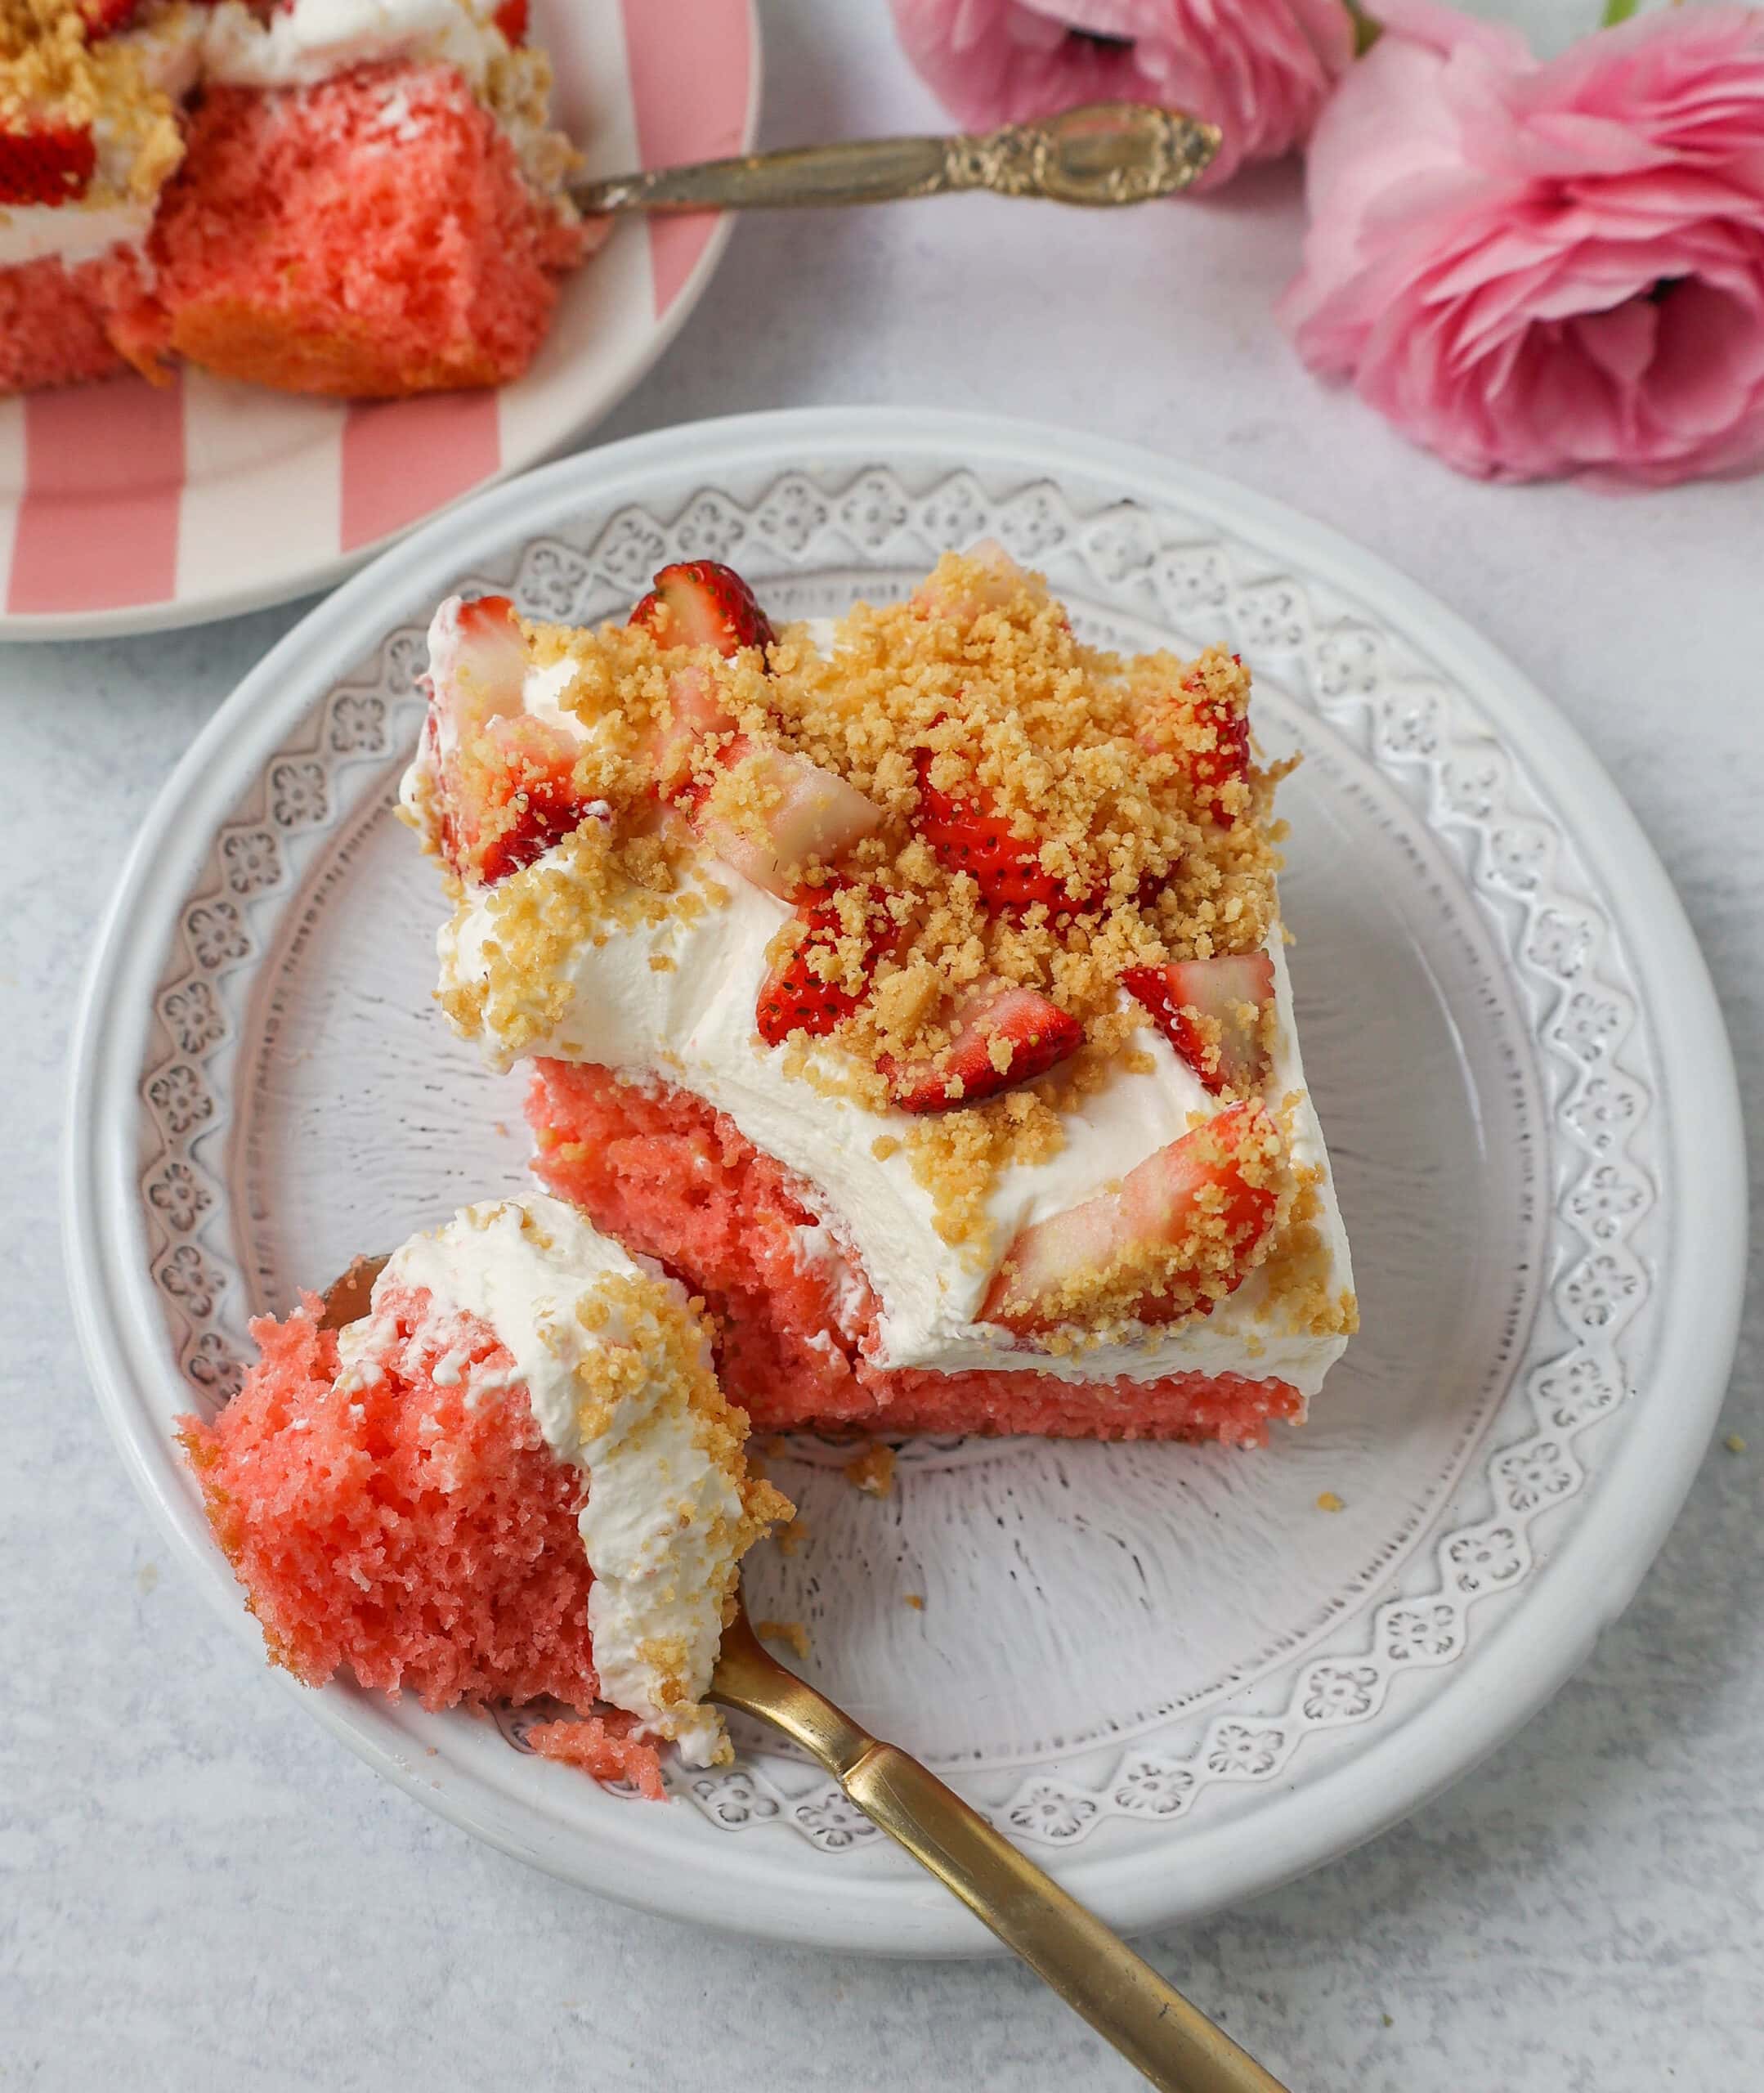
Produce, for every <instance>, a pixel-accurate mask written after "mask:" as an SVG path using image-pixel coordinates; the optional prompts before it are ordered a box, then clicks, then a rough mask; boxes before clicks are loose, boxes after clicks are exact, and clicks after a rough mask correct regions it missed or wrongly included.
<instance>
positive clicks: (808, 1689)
mask: <svg viewBox="0 0 1764 2093" xmlns="http://www.w3.org/2000/svg"><path fill="white" fill-rule="evenodd" d="M385 1262H386V1260H385V1258H384V1257H357V1258H356V1261H355V1262H354V1263H353V1264H352V1265H351V1266H350V1267H349V1269H348V1271H346V1272H345V1273H343V1275H342V1276H341V1278H339V1279H338V1280H334V1281H333V1283H332V1284H331V1285H330V1286H329V1288H328V1289H326V1292H325V1312H324V1315H323V1316H322V1318H321V1319H320V1327H321V1328H323V1329H333V1330H334V1329H342V1328H343V1326H344V1324H347V1323H352V1322H354V1321H356V1320H357V1318H359V1317H360V1316H362V1315H365V1314H366V1313H367V1312H368V1309H369V1299H370V1296H371V1295H372V1293H373V1289H374V1280H377V1279H378V1277H379V1275H380V1272H381V1270H382V1268H383V1266H384V1265H385ZM710 1698H711V1699H712V1700H713V1701H718V1702H719V1703H720V1704H721V1705H723V1707H725V1708H739V1709H740V1710H741V1711H742V1713H743V1714H749V1715H756V1716H758V1717H759V1720H760V1721H761V1722H763V1723H771V1724H772V1728H774V1729H779V1730H781V1731H782V1732H784V1734H785V1735H786V1737H792V1738H794V1739H795V1741H796V1742H797V1743H798V1744H799V1745H800V1746H802V1748H803V1749H804V1750H805V1751H806V1752H807V1753H808V1755H809V1756H810V1757H811V1758H812V1759H814V1760H816V1761H817V1764H820V1765H821V1766H822V1767H824V1768H826V1771H827V1772H828V1773H831V1775H832V1776H833V1777H834V1779H835V1781H837V1782H839V1786H841V1787H842V1788H843V1789H844V1790H845V1792H846V1794H847V1795H849V1796H850V1797H851V1799H852V1800H853V1802H854V1803H856V1804H857V1807H858V1808H860V1809H861V1810H862V1812H863V1813H864V1814H865V1815H866V1817H869V1818H870V1819H871V1822H874V1823H875V1824H877V1825H880V1827H881V1828H882V1830H883V1831H885V1832H887V1834H888V1835H889V1837H890V1838H891V1839H893V1840H896V1841H897V1842H898V1844H901V1845H902V1846H904V1847H905V1848H906V1849H907V1852H908V1853H911V1855H912V1857H913V1858H914V1859H915V1860H916V1861H917V1862H919V1864H920V1867H925V1868H928V1869H929V1871H931V1873H932V1874H933V1875H934V1876H936V1877H937V1879H938V1881H939V1882H941V1883H942V1884H943V1885H944V1886H945V1887H946V1888H947V1889H951V1890H953V1891H954V1892H955V1894H956V1896H958V1897H959V1898H960V1899H961V1901H962V1902H963V1903H965V1905H966V1906H967V1907H968V1909H969V1911H972V1912H973V1913H974V1916H975V1917H976V1918H978V1919H979V1920H982V1921H983V1923H984V1924H985V1925H988V1926H990V1927H991V1929H992V1931H993V1932H994V1933H995V1934H997V1936H998V1938H1000V1939H1001V1941H1003V1942H1004V1943H1005V1946H1006V1947H1009V1948H1010V1949H1011V1950H1013V1951H1014V1952H1015V1953H1016V1954H1018V1955H1020V1956H1022V1957H1023V1961H1025V1962H1027V1963H1028V1965H1029V1967H1030V1968H1031V1969H1032V1970H1034V1971H1035V1973H1036V1975H1037V1976H1038V1977H1040V1978H1041V1979H1042V1981H1043V1982H1044V1983H1048V1984H1050V1985H1051V1986H1052V1987H1053V1988H1054V1990H1055V1991H1056V1992H1059V1996H1060V1997H1062V1998H1063V1999H1064V2001H1066V2003H1067V2005H1068V2006H1071V2007H1072V2010H1074V2011H1075V2012H1077V2013H1081V2014H1082V2015H1083V2016H1084V2018H1085V2019H1086V2020H1088V2021H1089V2022H1090V2025H1091V2026H1092V2027H1093V2028H1095V2030H1096V2032H1098V2033H1099V2035H1101V2036H1102V2037H1104V2039H1105V2040H1106V2041H1110V2042H1112V2043H1113V2045H1114V2046H1115V2047H1116V2048H1117V2050H1119V2051H1120V2052H1121V2054H1122V2055H1123V2056H1124V2057H1126V2059H1127V2060H1128V2062H1129V2063H1130V2064H1133V2065H1134V2066H1135V2068H1137V2069H1138V2070H1139V2072H1141V2073H1143V2074H1144V2076H1145V2077H1147V2078H1148V2079H1149V2080H1150V2081H1151V2082H1152V2084H1153V2086H1160V2087H1162V2088H1163V2089H1164V2093H1287V2089H1286V2088H1285V2087H1284V2086H1282V2084H1281V2083H1280V2082H1279V2080H1278V2079H1277V2078H1275V2077H1272V2076H1271V2075H1270V2074H1269V2073H1267V2072H1265V2071H1264V2070H1263V2068H1262V2067H1261V2066H1260V2064H1257V2062H1256V2059H1255V2058H1254V2057H1252V2056H1251V2055H1249V2053H1248V2052H1247V2050H1242V2049H1240V2048H1239V2047H1238V2045H1237V2044H1236V2043H1235V2042H1233V2041H1232V2039H1231V2037H1229V2035H1227V2034H1226V2033H1225V2031H1224V2029H1223V2028H1218V2027H1216V2026H1215V2025H1214V2024H1213V2023H1212V2022H1211V2020H1209V2019H1207V2015H1205V2014H1204V2013H1202V2011H1201V2010H1200V2008H1199V2007H1198V2006H1191V2005H1190V2004H1189V2001H1188V2000H1187V1999H1185V1998H1184V1997H1183V1996H1182V1994H1181V1993H1180V1992H1179V1991H1177V1990H1175V1988H1174V1987H1173V1986H1171V1985H1170V1984H1167V1983H1165V1981H1164V1979H1162V1977H1161V1976H1159V1975H1158V1974H1157V1971H1156V1970H1154V1969H1153V1967H1152V1966H1151V1965H1150V1964H1149V1963H1148V1962H1146V1961H1142V1960H1141V1959H1140V1957H1139V1956H1137V1955H1135V1953H1134V1952H1133V1950H1132V1949H1131V1948H1130V1947H1128V1946H1127V1944H1126V1942H1125V1941H1123V1940H1122V1939H1121V1938H1119V1937H1118V1936H1117V1935H1116V1934H1113V1933H1112V1932H1111V1931H1110V1930H1109V1929H1108V1927H1107V1926H1105V1925H1104V1924H1103V1922H1102V1920H1100V1919H1099V1918H1098V1917H1097V1916H1095V1913H1094V1912H1091V1911H1086V1909H1085V1907H1084V1906H1083V1905H1081V1903H1078V1902H1077V1898H1073V1897H1069V1896H1068V1894H1066V1892H1065V1891H1064V1890H1063V1889H1061V1888H1060V1886H1059V1884H1058V1883H1057V1882H1055V1881H1054V1880H1053V1878H1052V1877H1051V1876H1048V1875H1045V1874H1044V1873H1043V1872H1042V1871H1041V1869H1040V1868H1038V1867H1036V1865H1035V1864H1034V1862H1032V1861H1030V1860H1028V1859H1027V1858H1025V1857H1024V1856H1023V1854H1022V1853H1019V1851H1018V1850H1017V1849H1016V1848H1015V1847H1014V1845H1012V1844H1011V1843H1010V1840H1008V1839H1006V1838H1005V1837H1004V1836H1003V1835H1002V1834H1001V1833H1000V1832H998V1831H995V1830H994V1829H993V1827H992V1826H991V1825H990V1824H989V1823H987V1821H986V1819H985V1818H984V1817H982V1816H981V1815H980V1814H979V1813H978V1811H977V1810H974V1809H970V1808H969V1806H968V1804H966V1803H965V1802H964V1801H963V1800H962V1799H961V1797H960V1795H957V1794H956V1793H955V1791H954V1790H952V1789H951V1788H948V1787H946V1786H944V1784H943V1783H942V1782H941V1781H940V1780H938V1777H937V1776H936V1774H934V1773H932V1772H930V1771H929V1768H926V1767H924V1766H921V1765H920V1763H919V1761H918V1760H917V1759H914V1758H911V1756H909V1755H908V1754H907V1753H906V1752H904V1751H902V1750H901V1749H900V1747H899V1746H898V1745H893V1744H881V1743H879V1742H878V1741H876V1739H875V1737H871V1736H870V1735H869V1733H868V1732H866V1731H865V1730H863V1729H861V1728H859V1727H858V1725H857V1723H854V1722H853V1720H852V1719H851V1717H850V1716H849V1715H848V1714H845V1712H844V1710H843V1709H839V1708H836V1707H835V1705H833V1703H832V1702H831V1701H829V1700H828V1699H827V1698H826V1696H825V1695H824V1694H821V1693H817V1692H816V1691H815V1689H814V1688H813V1687H812V1686H810V1685H808V1684H807V1683H805V1682H804V1680H802V1679H799V1678H798V1677H797V1676H796V1674H795V1672H792V1671H787V1670H786V1669H785V1667H784V1666H783V1665H781V1664H780V1663H779V1662H778V1661H777V1659H776V1658H775V1657H774V1656H772V1655H771V1653H770V1652H768V1650H767V1649H766V1648H765V1647H763V1644H762V1643H761V1642H760V1640H759V1636H758V1635H757V1634H755V1633H754V1628H753V1624H752V1623H751V1622H750V1620H748V1618H747V1611H746V1609H745V1607H741V1606H740V1605H739V1603H738V1604H737V1609H736V1616H735V1619H734V1620H732V1622H731V1623H730V1625H729V1626H728V1628H727V1629H725V1630H724V1631H723V1651H722V1654H721V1656H719V1658H718V1660H717V1666H716V1669H715V1670H714V1672H713V1673H712V1674H711V1678H710Z"/></svg>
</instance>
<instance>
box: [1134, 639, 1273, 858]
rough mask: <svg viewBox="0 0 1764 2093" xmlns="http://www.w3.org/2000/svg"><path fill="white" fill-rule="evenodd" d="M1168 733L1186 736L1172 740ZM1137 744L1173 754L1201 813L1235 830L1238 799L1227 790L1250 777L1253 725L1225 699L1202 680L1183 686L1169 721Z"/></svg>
mask: <svg viewBox="0 0 1764 2093" xmlns="http://www.w3.org/2000/svg"><path fill="white" fill-rule="evenodd" d="M1168 727H1180V728H1183V729H1184V732H1182V733H1180V736H1176V737H1172V735H1171V733H1169V732H1168V731H1167V728H1168ZM1197 727H1198V728H1200V729H1201V739H1202V742H1203V743H1204V744H1205V746H1201V747H1198V748H1197V747H1194V746H1192V745H1191V743H1192V738H1193V737H1192V736H1191V734H1190V733H1189V732H1188V731H1186V730H1187V729H1189V728H1197ZM1139 738H1140V740H1141V742H1142V743H1143V744H1144V746H1145V747H1147V748H1148V749H1150V750H1153V751H1156V752H1159V753H1166V754H1167V753H1171V752H1173V753H1174V754H1175V755H1176V757H1177V759H1178V760H1179V761H1180V763H1181V764H1183V766H1184V769H1186V770H1187V772H1188V773H1189V778H1191V779H1192V781H1193V786H1194V796H1195V799H1196V801H1197V803H1198V805H1199V807H1200V809H1201V811H1202V813H1205V814H1207V816H1208V817H1209V818H1211V819H1212V820H1213V821H1215V822H1217V823H1218V824H1219V826H1220V827H1221V828H1229V827H1231V826H1232V825H1233V822H1235V821H1236V819H1237V809H1236V808H1235V806H1233V804H1231V802H1232V801H1233V800H1236V799H1237V798H1238V797H1239V795H1238V794H1237V793H1235V792H1230V791H1226V789H1225V788H1226V787H1228V786H1229V785H1231V784H1232V783H1233V782H1234V781H1235V780H1237V779H1239V778H1247V777H1248V776H1249V774H1250V723H1249V719H1248V718H1247V715H1246V714H1244V713H1242V712H1240V711H1239V710H1238V708H1237V707H1236V706H1234V705H1233V704H1231V703H1230V702H1229V701H1228V700H1227V699H1225V698H1221V697H1214V696H1212V695H1211V693H1210V692H1208V691H1207V688H1206V686H1205V685H1204V684H1203V683H1202V682H1201V680H1200V679H1199V678H1198V676H1190V677H1189V678H1187V679H1185V680H1184V683H1183V686H1182V695H1181V696H1180V697H1178V698H1176V699H1175V700H1173V701H1172V702H1171V707H1170V710H1169V713H1168V714H1167V715H1166V718H1165V719H1154V720H1153V722H1152V723H1151V724H1150V726H1149V727H1148V728H1146V729H1144V731H1142V733H1141V734H1140V737H1139Z"/></svg>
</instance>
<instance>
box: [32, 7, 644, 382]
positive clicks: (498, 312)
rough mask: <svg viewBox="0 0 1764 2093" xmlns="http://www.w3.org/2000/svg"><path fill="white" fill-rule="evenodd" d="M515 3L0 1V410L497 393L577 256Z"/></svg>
mask: <svg viewBox="0 0 1764 2093" xmlns="http://www.w3.org/2000/svg"><path fill="white" fill-rule="evenodd" d="M525 36H526V5H525V0H504V4H502V5H501V6H499V7H494V8H493V7H490V5H488V4H481V0H275V4H273V5H272V4H271V0H251V4H247V0H213V4H210V0H0V320H4V321H5V322H6V325H5V327H4V329H3V331H0V389H6V390H20V389H24V388H29V387H35V386H42V385H49V384H57V383H69V382H73V381H75V380H78V379H87V378H92V377H101V376H104V375H105V374H109V373H110V372H113V371H115V370H122V369H123V368H125V367H126V366H127V365H130V364H132V365H135V366H136V367H137V369H139V370H141V371H143V372H144V373H145V374H146V375H147V376H149V377H150V378H155V379H157V378H161V377H163V375H164V374H166V373H167V372H168V370H169V369H170V368H171V367H172V365H173V364H174V363H175V362H177V361H185V362H189V363H193V364H197V365H201V366H202V367H204V369H207V370H211V371H213V372H216V373H217V374H219V375H221V376H223V377H228V378H235V379H248V380H251V381H253V382H256V383H261V384H265V385H269V386H273V387H275V388H278V389H280V390H283V391H288V392H320V393H329V394H333V395H335V396H338V397H357V398H366V397H397V396H401V395H405V394H409V393H413V392H426V391H432V390H435V389H437V388H451V387H459V386H477V385H494V384H498V383H502V382H504V380H506V379H511V378H514V377H517V376H518V375H519V374H520V373H521V372H522V370H525V369H526V365H527V364H528V362H529V361H531V357H532V356H533V354H534V352H535V350H536V348H537V347H538V346H539V343H540V341H541V340H542V339H543V338H544V334H545V330H546V328H547V325H548V322H549V320H550V316H551V312H552V309H553V306H554V304H555V303H556V298H557V282H558V280H559V277H560V276H561V274H562V272H563V271H566V270H567V269H568V268H570V267H572V266H573V265H574V264H575V262H579V261H580V259H581V258H583V256H584V254H585V253H587V252H588V251H589V249H590V248H591V247H592V246H593V245H594V244H598V236H599V231H603V227H602V228H600V229H599V230H598V231H593V232H591V231H590V230H589V227H588V226H585V225H584V222H583V221H582V219H581V218H580V216H579V215H578V213H576V211H575V207H574V206H573V205H572V204H571V202H570V200H569V197H568V195H567V193H566V189H565V186H564V185H565V182H566V177H567V176H568V174H569V173H570V171H571V168H572V166H573V165H574V164H575V153H574V151H573V150H572V148H571V146H570V144H569V142H568V141H567V140H566V139H565V138H564V137H562V134H561V133H559V132H556V131H554V130H553V129H551V128H549V125H548V120H547V113H546V112H547V105H548V97H549V92H550V83H551V74H550V68H549V65H548V62H547V61H546V59H545V57H544V55H543V54H542V53H541V52H536V51H534V50H532V49H531V48H529V47H527V46H526V43H525V41H524V39H525Z"/></svg>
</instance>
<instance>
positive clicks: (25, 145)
mask: <svg viewBox="0 0 1764 2093" xmlns="http://www.w3.org/2000/svg"><path fill="white" fill-rule="evenodd" d="M97 164H98V152H97V148H96V146H95V145H94V144H93V143H92V132H90V131H89V130H87V129H86V128H84V127H83V126H81V125H76V124H72V123H48V124H44V125H43V126H42V127H41V128H38V129H36V130H29V131H0V204H71V203H74V202H75V201H77V200H78V198H80V197H82V196H83V195H85V193H86V190H87V187H88V186H90V184H91V182H92V173H93V171H94V169H95V168H96V167H97Z"/></svg>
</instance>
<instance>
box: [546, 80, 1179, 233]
mask: <svg viewBox="0 0 1764 2093" xmlns="http://www.w3.org/2000/svg"><path fill="white" fill-rule="evenodd" d="M1218 150H1219V133H1218V132H1217V130H1216V129H1215V128H1214V127H1213V126H1212V125H1211V124H1210V123H1202V122H1200V121H1199V119H1198V118H1195V117H1193V116H1189V115H1188V114H1185V113H1184V111H1183V110H1176V109H1160V108H1158V107H1157V106H1156V105H1154V104H1153V103H1150V102H1132V101H1113V102H1090V103H1087V104H1086V105H1085V106H1084V107H1083V108H1081V109H1068V110H1063V112H1062V113H1061V114H1059V115H1057V116H1051V117H1048V118H1046V119H1044V120H1043V121H1041V122H1040V123H1007V124H1005V126H1004V127H1003V128H1001V129H1000V130H997V131H987V132H978V133H974V134H971V135H967V136H958V137H948V138H937V137H930V138H856V139H848V140H846V141H844V142H842V143H840V144H838V145H832V146H799V147H795V148H792V149H791V150H787V151H784V152H777V153H750V154H749V155H746V156H745V158H743V159H732V160H702V161H700V162H699V163H697V164H696V165H694V166H692V167H669V168H657V169H656V170H655V171H654V172H653V173H649V174H621V175H615V176H613V177H611V178H610V179H608V180H606V181H600V182H575V183H573V184H572V185H571V195H572V196H573V197H574V198H575V201H576V203H577V204H578V205H579V206H580V208H582V209H583V210H584V211H590V212H593V211H707V210H755V209H763V208H771V209H776V208H781V207H786V206H795V205H799V204H890V203H893V202H896V201H897V200H898V199H902V198H907V197H914V196H940V195H949V194H951V193H952V192H954V191H956V190H963V189H989V190H992V192H993V194H994V195H1000V196H1041V197H1045V198H1048V199H1050V200H1052V201H1054V202H1055V203H1061V204H1142V203H1144V202H1146V201H1147V200H1148V199H1149V198H1152V197H1154V196H1169V195H1174V194H1175V191H1176V190H1179V189H1186V188H1187V187H1188V186H1189V183H1190V182H1193V180H1194V179H1195V177H1197V176H1198V175H1199V174H1201V173H1203V172H1204V171H1205V169H1206V168H1207V165H1208V164H1209V163H1210V162H1211V159H1212V157H1213V155H1214V154H1215V153H1216V152H1217V151H1218Z"/></svg>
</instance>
